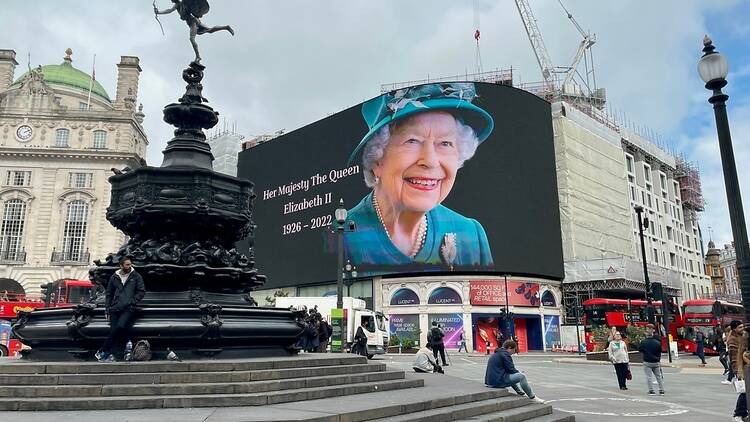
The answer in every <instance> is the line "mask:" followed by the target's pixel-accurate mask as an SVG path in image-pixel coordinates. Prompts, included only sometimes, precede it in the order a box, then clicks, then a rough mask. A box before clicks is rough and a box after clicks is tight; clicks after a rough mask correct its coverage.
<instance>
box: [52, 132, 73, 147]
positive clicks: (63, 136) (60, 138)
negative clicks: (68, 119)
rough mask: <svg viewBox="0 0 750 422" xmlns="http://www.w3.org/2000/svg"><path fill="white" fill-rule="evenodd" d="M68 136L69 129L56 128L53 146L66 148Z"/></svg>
mask: <svg viewBox="0 0 750 422" xmlns="http://www.w3.org/2000/svg"><path fill="white" fill-rule="evenodd" d="M69 138H70V131H69V130H68V129H57V135H56V136H55V146H56V147H62V148H66V147H68V146H70V145H68V139H69Z"/></svg>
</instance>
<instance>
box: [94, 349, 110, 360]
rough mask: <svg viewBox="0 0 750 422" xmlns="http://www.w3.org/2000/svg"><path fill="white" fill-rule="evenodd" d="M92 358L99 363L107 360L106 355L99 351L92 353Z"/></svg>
mask: <svg viewBox="0 0 750 422" xmlns="http://www.w3.org/2000/svg"><path fill="white" fill-rule="evenodd" d="M94 357H95V358H96V360H97V361H99V362H104V360H105V359H107V354H106V353H104V352H102V351H101V350H99V351H98V352H96V353H94Z"/></svg>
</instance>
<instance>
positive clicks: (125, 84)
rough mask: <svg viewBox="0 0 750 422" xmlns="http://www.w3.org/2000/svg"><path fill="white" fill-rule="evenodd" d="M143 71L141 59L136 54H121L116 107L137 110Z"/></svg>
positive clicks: (118, 67)
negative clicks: (139, 80) (140, 77)
mask: <svg viewBox="0 0 750 422" xmlns="http://www.w3.org/2000/svg"><path fill="white" fill-rule="evenodd" d="M140 73H141V66H140V60H139V59H138V57H135V56H120V63H119V64H118V65H117V95H116V96H115V108H117V109H130V110H133V111H135V102H136V99H137V98H138V77H139V76H140Z"/></svg>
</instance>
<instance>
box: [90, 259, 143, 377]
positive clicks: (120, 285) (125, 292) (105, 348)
mask: <svg viewBox="0 0 750 422" xmlns="http://www.w3.org/2000/svg"><path fill="white" fill-rule="evenodd" d="M145 295H146V288H145V286H144V285H143V278H142V277H141V275H140V274H138V273H137V272H136V271H135V270H134V269H133V264H132V263H131V262H130V259H129V258H122V259H121V260H120V269H119V270H117V271H115V273H114V274H112V277H110V278H109V282H107V288H106V290H105V306H106V308H105V312H106V316H107V319H108V320H109V336H108V337H107V340H105V341H104V345H102V348H101V350H99V351H98V352H96V355H95V356H96V359H97V360H98V361H99V362H103V361H107V362H113V361H114V360H115V354H118V355H121V354H122V351H123V348H124V346H125V343H126V342H127V338H128V330H129V329H130V325H131V322H132V321H133V317H134V316H135V311H136V305H137V304H138V302H140V301H141V299H143V296H145Z"/></svg>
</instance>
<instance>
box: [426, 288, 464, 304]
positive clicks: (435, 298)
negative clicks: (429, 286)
mask: <svg viewBox="0 0 750 422" xmlns="http://www.w3.org/2000/svg"><path fill="white" fill-rule="evenodd" d="M427 303H428V304H430V305H460V304H461V295H459V294H458V292H457V291H455V290H453V289H451V288H450V287H438V288H437V289H435V290H433V291H432V292H431V293H430V297H429V298H428V299H427Z"/></svg>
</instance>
